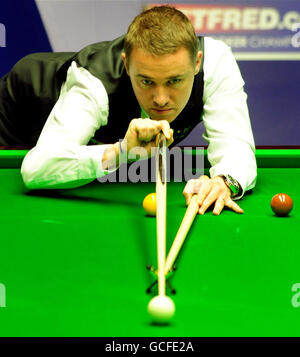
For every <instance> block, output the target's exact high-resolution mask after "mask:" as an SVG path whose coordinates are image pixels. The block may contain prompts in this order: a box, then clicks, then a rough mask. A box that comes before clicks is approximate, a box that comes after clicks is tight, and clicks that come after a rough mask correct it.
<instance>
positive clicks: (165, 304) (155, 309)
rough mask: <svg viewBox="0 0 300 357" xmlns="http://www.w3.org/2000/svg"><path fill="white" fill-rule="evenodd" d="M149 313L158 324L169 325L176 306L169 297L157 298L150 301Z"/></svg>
mask: <svg viewBox="0 0 300 357" xmlns="http://www.w3.org/2000/svg"><path fill="white" fill-rule="evenodd" d="M147 310H148V313H149V315H150V316H151V317H152V319H153V321H154V322H156V323H161V324H164V323H167V322H169V321H170V319H171V318H172V317H173V315H174V313H175V304H174V302H173V300H172V299H171V298H169V297H168V296H165V295H162V296H155V297H154V298H152V299H151V300H150V301H149V304H148V308H147Z"/></svg>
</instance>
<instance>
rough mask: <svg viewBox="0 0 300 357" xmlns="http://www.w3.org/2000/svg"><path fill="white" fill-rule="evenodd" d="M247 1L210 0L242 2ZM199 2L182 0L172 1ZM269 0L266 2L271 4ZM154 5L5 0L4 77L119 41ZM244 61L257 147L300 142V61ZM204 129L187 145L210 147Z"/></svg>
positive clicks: (0, 53)
mask: <svg viewBox="0 0 300 357" xmlns="http://www.w3.org/2000/svg"><path fill="white" fill-rule="evenodd" d="M245 1H246V0H241V1H230V2H228V1H227V2H226V1H216V2H212V1H206V3H209V4H212V3H223V4H225V3H230V4H232V3H234V4H236V5H238V4H243V3H245ZM288 1H289V0H273V1H269V3H270V6H271V5H274V3H277V4H285V5H286V4H287V3H288ZM155 2H156V3H164V1H155ZM199 2H200V1H193V0H190V1H186V0H185V1H184V0H181V1H169V2H168V3H172V4H176V3H181V4H183V3H186V4H197V3H199ZM202 2H203V1H202ZM246 2H247V3H249V2H250V1H249V0H248V1H246ZM266 2H268V0H265V1H263V2H262V3H263V4H264V5H265V4H266ZM148 3H149V2H148V1H147V2H146V1H142V0H122V1H117V0H74V1H72V0H58V1H57V0H56V1H52V0H36V1H34V0H26V1H24V0H10V1H5V2H3V3H2V4H1V13H0V23H1V24H3V25H4V27H5V33H3V31H2V32H1V34H0V46H1V43H2V46H3V43H4V42H3V38H4V37H5V47H0V76H2V75H4V74H5V73H6V72H7V71H9V69H10V68H11V67H12V66H13V64H14V63H15V62H16V61H17V60H18V59H20V58H21V57H23V56H24V55H26V54H28V53H32V52H48V51H77V50H79V49H81V48H82V47H84V46H85V45H87V44H89V43H93V42H98V41H102V40H109V39H113V38H115V37H117V36H119V35H121V34H123V33H125V32H126V30H127V27H128V25H129V24H130V22H131V21H132V19H133V17H134V16H136V15H137V14H138V13H139V12H140V11H141V10H142V9H143V6H144V5H146V4H148ZM256 4H259V1H256ZM293 4H295V1H294V0H293ZM298 11H299V12H300V3H299V1H298ZM2 28H3V27H2ZM1 36H2V37H1ZM1 38H2V41H1ZM299 51H300V48H299ZM238 63H239V66H240V69H241V72H242V75H243V77H244V80H245V82H246V85H245V90H246V92H247V94H248V105H249V111H250V115H251V121H252V127H253V132H254V137H255V141H256V145H257V146H263V145H275V146H286V145H300V61H299V60H294V61H274V60H268V61H266V60H260V61H245V60H243V61H240V60H239V61H238ZM202 133H203V127H202V126H201V124H200V125H199V127H198V128H196V129H195V130H194V132H193V133H192V134H191V135H190V136H189V137H188V138H187V139H186V140H185V141H184V142H183V144H185V145H186V144H189V145H204V144H205V141H204V140H203V139H202Z"/></svg>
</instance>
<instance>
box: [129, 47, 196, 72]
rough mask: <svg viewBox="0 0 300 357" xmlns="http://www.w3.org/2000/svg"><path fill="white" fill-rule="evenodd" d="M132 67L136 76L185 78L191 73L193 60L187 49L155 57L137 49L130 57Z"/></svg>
mask: <svg viewBox="0 0 300 357" xmlns="http://www.w3.org/2000/svg"><path fill="white" fill-rule="evenodd" d="M130 66H131V67H132V66H133V67H134V68H132V69H133V70H134V75H135V76H140V77H145V78H151V77H153V78H154V77H156V76H157V75H158V76H161V75H163V77H168V78H169V77H170V78H174V77H178V76H183V75H185V74H186V72H188V71H190V70H191V69H192V68H191V67H192V66H191V59H190V57H189V53H188V51H187V50H186V49H185V48H181V49H179V50H178V51H176V52H175V53H172V54H164V55H153V54H151V53H149V52H146V51H145V50H143V49H140V48H135V49H133V51H132V52H131V55H130Z"/></svg>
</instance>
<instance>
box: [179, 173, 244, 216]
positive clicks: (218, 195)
mask: <svg viewBox="0 0 300 357" xmlns="http://www.w3.org/2000/svg"><path fill="white" fill-rule="evenodd" d="M194 194H197V196H198V204H199V214H204V213H205V212H206V210H207V209H208V207H209V206H211V205H212V204H213V203H214V204H215V206H214V209H213V214H215V215H219V214H220V213H221V212H222V210H223V208H224V207H228V208H230V209H232V210H233V211H234V212H237V213H243V212H244V211H243V210H242V208H241V207H240V206H239V205H238V204H237V203H236V202H234V201H233V200H232V199H231V191H230V189H229V187H228V186H227V185H226V184H225V182H224V180H223V179H222V178H221V177H220V176H216V177H214V178H209V177H208V176H206V175H203V176H200V177H199V178H198V179H192V180H189V181H188V182H187V184H186V186H185V188H184V190H183V195H184V197H185V200H186V204H189V202H190V200H191V198H192V196H193V195H194Z"/></svg>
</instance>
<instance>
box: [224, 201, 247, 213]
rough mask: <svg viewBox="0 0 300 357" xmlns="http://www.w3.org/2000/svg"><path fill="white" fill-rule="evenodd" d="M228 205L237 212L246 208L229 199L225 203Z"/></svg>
mask: <svg viewBox="0 0 300 357" xmlns="http://www.w3.org/2000/svg"><path fill="white" fill-rule="evenodd" d="M225 205H226V206H227V207H229V208H231V209H232V210H233V211H234V212H236V213H244V210H243V209H242V208H241V207H240V206H239V205H238V204H237V203H236V202H234V201H232V200H229V201H228V202H226V204H225Z"/></svg>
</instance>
